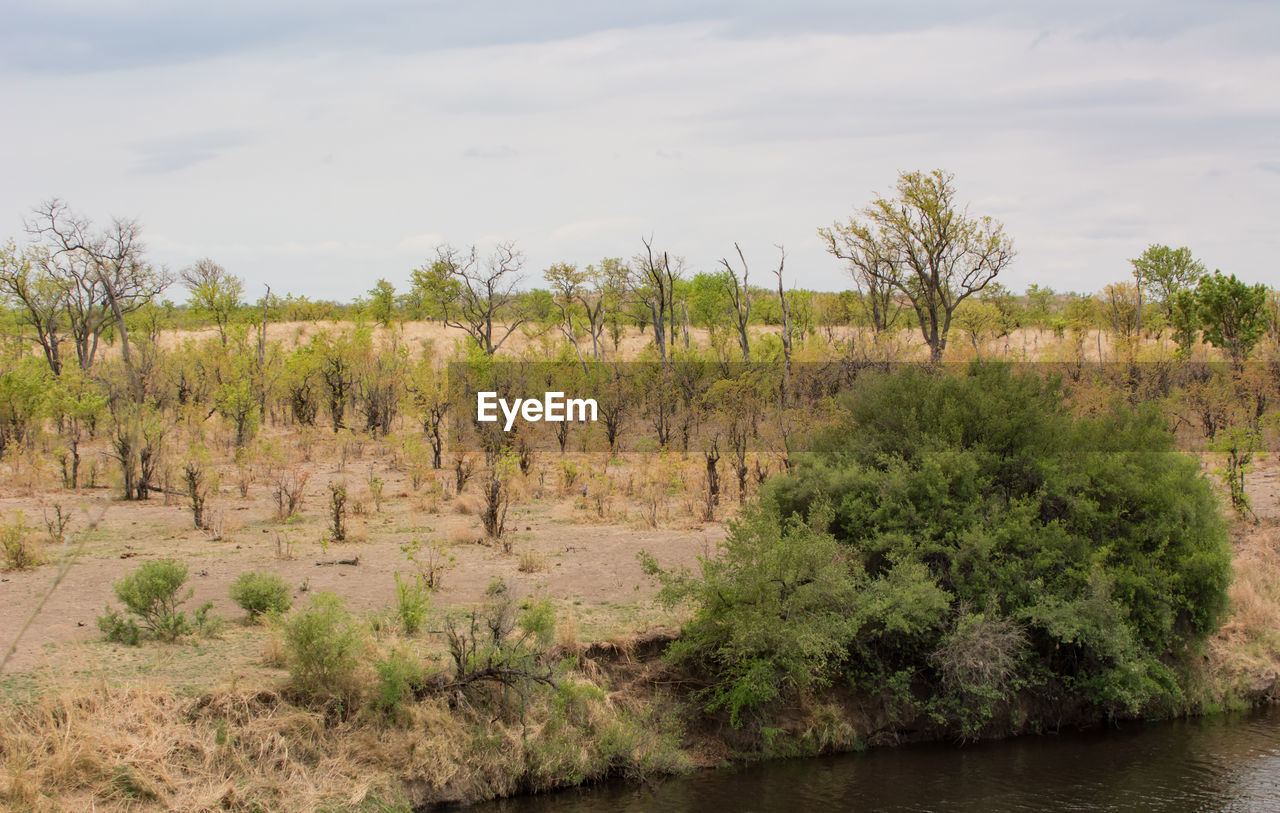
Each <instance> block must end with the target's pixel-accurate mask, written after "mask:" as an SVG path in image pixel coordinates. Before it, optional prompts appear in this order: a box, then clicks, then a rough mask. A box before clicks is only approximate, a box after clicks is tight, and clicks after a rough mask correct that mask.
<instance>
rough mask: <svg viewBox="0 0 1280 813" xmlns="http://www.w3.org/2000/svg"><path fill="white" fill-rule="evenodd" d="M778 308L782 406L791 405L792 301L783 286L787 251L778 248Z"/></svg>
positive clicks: (775, 274) (780, 247) (775, 272)
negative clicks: (780, 326) (780, 330)
mask: <svg viewBox="0 0 1280 813" xmlns="http://www.w3.org/2000/svg"><path fill="white" fill-rule="evenodd" d="M778 252H779V254H780V255H781V256H779V257H778V269H777V270H776V271H774V272H773V273H774V276H776V277H777V278H778V307H779V308H780V309H781V310H782V404H783V406H790V405H791V301H790V300H788V299H787V293H786V291H785V290H784V288H783V285H782V269H783V266H785V265H786V264H787V250H786V249H785V248H783V247H782V246H778Z"/></svg>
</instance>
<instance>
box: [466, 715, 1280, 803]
mask: <svg viewBox="0 0 1280 813" xmlns="http://www.w3.org/2000/svg"><path fill="white" fill-rule="evenodd" d="M469 810H470V811H474V813H540V812H541V811H556V813H606V811H607V812H608V813H614V812H615V811H634V812H635V813H639V811H646V813H647V811H662V812H663V813H666V811H690V813H693V812H694V811H696V812H697V813H701V812H702V811H713V812H714V813H738V811H742V812H743V813H748V812H749V811H755V812H756V813H783V811H786V813H792V812H793V811H800V813H822V812H825V811H829V810H830V811H835V810H850V811H857V810H876V811H879V810H885V811H903V812H904V813H905V812H906V811H956V813H993V812H994V811H1004V810H1029V811H1031V810H1034V811H1073V812H1074V811H1100V810H1106V811H1121V810H1125V811H1127V810H1156V811H1190V810H1197V811H1218V810H1231V811H1280V709H1275V708H1271V709H1264V710H1260V711H1256V712H1251V713H1247V714H1243V713H1242V714H1232V715H1223V716H1215V717H1209V718H1205V719H1200V720H1189V721H1186V720H1183V721H1176V722H1170V723H1153V724H1138V723H1126V724H1124V725H1121V726H1119V727H1116V728H1113V729H1109V730H1105V731H1093V732H1085V733H1071V734H1059V735H1051V736H1040V737H1020V738H1016V739H1011V740H1005V741H1002V742H991V743H980V744H975V745H965V746H957V745H939V744H928V745H910V746H903V747H899V748H885V749H877V750H872V751H868V752H866V753H861V754H848V755H843V756H837V757H824V758H819V759H798V760H789V761H779V762H769V763H762V764H756V765H749V766H745V767H737V768H730V769H724V770H712V771H702V772H699V773H695V774H692V775H690V776H685V777H677V778H671V779H663V780H658V781H655V782H652V783H651V784H649V785H643V786H638V785H634V784H622V783H613V784H608V785H604V786H597V787H592V788H584V789H579V790H570V791H563V792H559V793H552V794H544V795H541V796H527V797H521V798H515V799H507V800H502V801H498V802H492V803H488V804H484V805H477V806H475V807H473V808H469Z"/></svg>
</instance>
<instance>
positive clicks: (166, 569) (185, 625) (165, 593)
mask: <svg viewBox="0 0 1280 813" xmlns="http://www.w3.org/2000/svg"><path fill="white" fill-rule="evenodd" d="M186 583H187V566H186V565H185V564H183V563H182V562H179V561H177V560H176V559H156V560H153V561H150V562H143V563H142V564H141V565H140V566H139V567H138V569H137V570H135V571H134V572H132V573H130V574H129V575H128V576H125V577H124V578H123V579H121V580H120V581H118V582H116V583H115V593H116V598H118V599H119V600H120V602H121V603H122V604H124V606H125V608H126V609H127V610H128V611H129V612H130V613H132V614H133V615H134V616H136V617H137V621H138V622H139V626H140V627H141V628H142V629H143V630H145V631H146V632H148V633H150V634H151V635H153V636H155V637H156V638H160V639H161V640H165V641H172V640H174V639H176V638H178V637H179V636H182V635H185V634H186V633H188V632H190V631H191V630H192V624H191V621H190V620H189V619H188V618H187V615H186V613H185V612H183V611H182V610H180V609H178V608H179V607H180V606H181V605H182V604H183V603H184V602H186V600H187V599H189V598H191V595H192V593H193V592H194V591H192V590H187V592H186V593H185V594H184V595H181V596H180V595H179V594H180V592H181V591H182V587H183V585H185V584H186ZM207 612H208V611H207V610H205V613H207ZM130 623H132V622H130ZM98 626H99V628H100V629H103V631H104V633H106V634H107V635H108V636H110V634H111V633H110V632H109V631H108V629H106V628H104V627H103V621H102V620H101V619H99V622H98ZM109 627H110V628H111V629H115V628H116V625H115V624H114V623H111V624H109Z"/></svg>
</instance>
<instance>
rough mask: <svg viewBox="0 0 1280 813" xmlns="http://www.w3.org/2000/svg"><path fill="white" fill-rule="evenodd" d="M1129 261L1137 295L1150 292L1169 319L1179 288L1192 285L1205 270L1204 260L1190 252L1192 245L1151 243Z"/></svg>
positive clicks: (1182, 288)
mask: <svg viewBox="0 0 1280 813" xmlns="http://www.w3.org/2000/svg"><path fill="white" fill-rule="evenodd" d="M1129 263H1130V264H1131V265H1132V266H1133V278H1134V281H1135V282H1136V283H1137V285H1138V289H1139V296H1141V294H1143V293H1150V294H1151V296H1152V298H1153V299H1154V300H1155V301H1156V302H1157V303H1158V304H1159V305H1160V307H1161V308H1162V309H1163V310H1164V314H1165V317H1166V319H1168V320H1169V321H1170V322H1172V314H1173V306H1174V299H1175V297H1176V296H1177V294H1178V292H1179V291H1183V290H1186V289H1188V288H1194V287H1195V286H1196V283H1198V282H1199V281H1200V278H1201V277H1203V276H1204V273H1205V268H1204V263H1202V262H1200V261H1199V260H1197V259H1196V258H1195V257H1193V256H1191V249H1189V248H1187V247H1186V246H1183V247H1182V248H1170V247H1169V246H1165V245H1150V246H1147V248H1146V250H1145V251H1143V252H1142V254H1141V255H1140V256H1138V257H1136V258H1135V259H1132V260H1130V261H1129ZM1139 329H1141V324H1139Z"/></svg>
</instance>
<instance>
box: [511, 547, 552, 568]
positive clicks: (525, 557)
mask: <svg viewBox="0 0 1280 813" xmlns="http://www.w3.org/2000/svg"><path fill="white" fill-rule="evenodd" d="M546 569H547V557H545V556H543V555H542V554H541V553H539V552H538V551H536V550H534V549H533V548H525V549H524V550H522V551H520V564H518V565H516V570H519V571H520V572H521V573H541V572H543V571H544V570H546Z"/></svg>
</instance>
